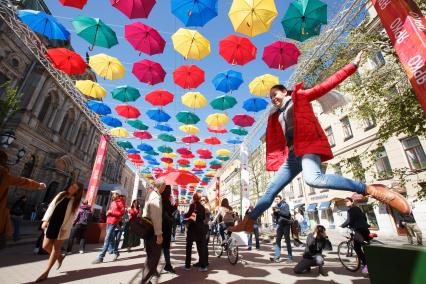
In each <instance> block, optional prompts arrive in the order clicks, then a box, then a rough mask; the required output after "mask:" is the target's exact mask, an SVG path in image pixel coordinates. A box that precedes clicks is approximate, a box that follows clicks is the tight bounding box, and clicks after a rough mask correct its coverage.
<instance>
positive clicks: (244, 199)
mask: <svg viewBox="0 0 426 284" xmlns="http://www.w3.org/2000/svg"><path fill="white" fill-rule="evenodd" d="M240 162H241V210H242V212H241V215H240V216H243V215H244V213H245V212H246V211H247V209H248V208H249V206H250V191H249V186H250V173H249V170H248V149H247V144H246V143H242V144H241V146H240Z"/></svg>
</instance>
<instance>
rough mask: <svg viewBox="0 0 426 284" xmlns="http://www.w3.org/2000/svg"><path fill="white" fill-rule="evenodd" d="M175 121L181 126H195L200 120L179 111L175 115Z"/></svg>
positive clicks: (187, 112) (195, 116)
mask: <svg viewBox="0 0 426 284" xmlns="http://www.w3.org/2000/svg"><path fill="white" fill-rule="evenodd" d="M176 119H177V120H178V121H179V122H182V123H183V124H197V123H198V122H199V121H200V118H199V117H198V116H197V115H196V114H195V113H192V112H189V111H181V112H179V113H178V114H176Z"/></svg>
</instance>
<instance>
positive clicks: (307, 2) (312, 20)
mask: <svg viewBox="0 0 426 284" xmlns="http://www.w3.org/2000/svg"><path fill="white" fill-rule="evenodd" d="M281 24H282V25H283V27H284V31H285V34H286V36H287V37H288V38H291V39H294V40H297V41H301V42H303V41H305V40H307V39H309V38H311V37H313V36H316V35H319V34H320V31H321V25H322V24H324V25H326V24H327V4H325V3H323V2H321V1H319V0H296V1H293V2H292V3H290V6H289V7H288V9H287V12H286V13H285V15H284V18H283V19H282V21H281Z"/></svg>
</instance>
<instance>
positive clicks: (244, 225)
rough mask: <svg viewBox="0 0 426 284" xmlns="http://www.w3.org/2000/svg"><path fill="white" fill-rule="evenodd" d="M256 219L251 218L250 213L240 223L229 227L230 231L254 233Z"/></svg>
mask: <svg viewBox="0 0 426 284" xmlns="http://www.w3.org/2000/svg"><path fill="white" fill-rule="evenodd" d="M253 225H254V220H252V219H250V217H249V216H248V215H245V216H244V219H243V220H242V221H241V222H240V223H238V225H236V226H233V227H230V228H228V231H230V232H242V231H245V232H246V233H253Z"/></svg>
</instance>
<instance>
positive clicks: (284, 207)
mask: <svg viewBox="0 0 426 284" xmlns="http://www.w3.org/2000/svg"><path fill="white" fill-rule="evenodd" d="M275 203H276V205H275V206H274V207H272V210H273V212H274V213H273V216H274V220H275V223H276V224H277V236H276V241H275V256H274V257H271V258H270V260H271V261H273V262H280V257H281V240H282V238H283V236H284V239H285V243H286V246H287V253H288V257H287V261H286V263H292V262H293V254H292V251H291V242H290V229H291V224H292V220H291V213H290V207H289V206H288V204H287V202H285V200H283V198H282V197H281V195H277V197H275Z"/></svg>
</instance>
